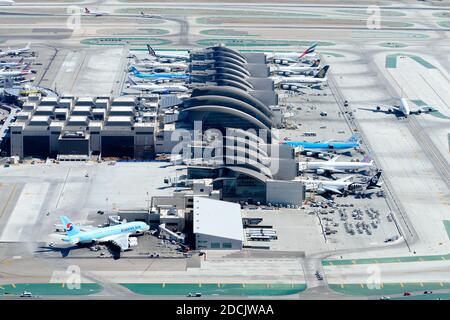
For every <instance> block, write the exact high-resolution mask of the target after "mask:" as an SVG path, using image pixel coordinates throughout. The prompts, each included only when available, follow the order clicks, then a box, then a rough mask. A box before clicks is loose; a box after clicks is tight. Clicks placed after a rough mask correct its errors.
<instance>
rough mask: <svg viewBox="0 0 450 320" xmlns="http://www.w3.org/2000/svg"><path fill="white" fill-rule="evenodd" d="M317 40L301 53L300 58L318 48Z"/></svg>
mask: <svg viewBox="0 0 450 320" xmlns="http://www.w3.org/2000/svg"><path fill="white" fill-rule="evenodd" d="M316 46H317V42H314V43H313V44H312V45H311V46H310V47H309V48H308V49H306V50H305V51H303V53H302V54H301V55H300V57H299V58H300V59H301V58H303V57H304V56H306V55H307V54H309V53H313V52H314V51H315V50H316Z"/></svg>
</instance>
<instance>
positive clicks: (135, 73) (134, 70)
mask: <svg viewBox="0 0 450 320" xmlns="http://www.w3.org/2000/svg"><path fill="white" fill-rule="evenodd" d="M131 72H133V74H134V75H138V74H140V72H139V70H138V69H136V67H135V66H132V67H131Z"/></svg>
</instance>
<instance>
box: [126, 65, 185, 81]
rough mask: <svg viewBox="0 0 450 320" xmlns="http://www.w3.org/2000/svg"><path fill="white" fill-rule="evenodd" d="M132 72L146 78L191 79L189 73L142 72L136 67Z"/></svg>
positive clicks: (132, 68) (136, 75)
mask: <svg viewBox="0 0 450 320" xmlns="http://www.w3.org/2000/svg"><path fill="white" fill-rule="evenodd" d="M131 72H133V75H134V76H135V77H138V78H145V79H189V75H188V74H185V73H141V72H140V71H139V70H138V69H136V68H135V67H131Z"/></svg>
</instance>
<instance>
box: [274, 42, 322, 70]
mask: <svg viewBox="0 0 450 320" xmlns="http://www.w3.org/2000/svg"><path fill="white" fill-rule="evenodd" d="M316 47H317V42H314V43H313V44H312V45H311V46H310V47H308V48H307V49H306V50H305V51H303V53H301V54H299V53H298V52H275V53H266V56H267V57H268V58H269V60H271V61H272V63H275V64H283V65H287V64H289V63H295V62H300V61H302V59H304V58H314V57H316V56H317V53H316V52H315V50H316Z"/></svg>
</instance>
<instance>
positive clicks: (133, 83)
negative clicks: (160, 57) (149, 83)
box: [128, 77, 137, 85]
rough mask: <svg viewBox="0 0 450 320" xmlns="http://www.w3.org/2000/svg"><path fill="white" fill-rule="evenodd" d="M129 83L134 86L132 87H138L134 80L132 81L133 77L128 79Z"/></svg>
mask: <svg viewBox="0 0 450 320" xmlns="http://www.w3.org/2000/svg"><path fill="white" fill-rule="evenodd" d="M128 81H129V82H130V83H131V84H132V85H136V84H137V83H136V81H134V80H133V79H131V77H128Z"/></svg>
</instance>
